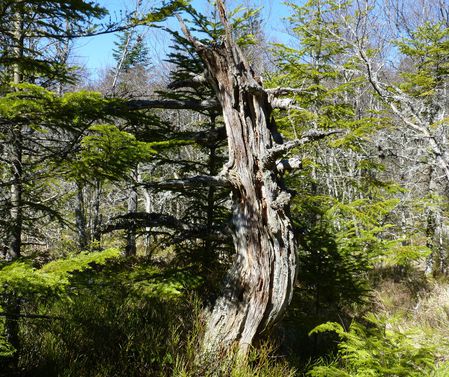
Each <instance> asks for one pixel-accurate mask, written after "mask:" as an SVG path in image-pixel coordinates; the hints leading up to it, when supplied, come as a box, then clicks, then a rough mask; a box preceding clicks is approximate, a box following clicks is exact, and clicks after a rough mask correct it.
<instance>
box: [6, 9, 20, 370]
mask: <svg viewBox="0 0 449 377" xmlns="http://www.w3.org/2000/svg"><path fill="white" fill-rule="evenodd" d="M13 35H14V57H15V58H16V59H17V63H16V64H14V72H13V75H14V76H13V77H14V84H16V85H18V84H20V83H21V82H22V81H23V74H22V69H21V67H20V59H21V58H22V57H23V42H24V33H23V17H22V14H21V13H20V12H17V13H16V17H15V21H14V30H13ZM10 139H11V141H10V148H9V159H10V164H11V174H12V184H11V191H10V194H11V197H10V212H9V213H10V230H9V234H8V249H7V255H6V258H7V260H10V261H14V260H16V259H18V258H20V256H21V253H22V231H23V129H22V125H21V124H13V125H12V126H11V134H10ZM4 310H5V312H6V313H7V314H9V315H11V316H12V317H6V319H5V338H6V340H7V342H8V343H10V344H11V345H12V346H13V347H14V349H15V352H14V353H13V355H12V356H11V357H9V358H7V360H6V364H7V365H6V367H7V368H10V369H11V370H17V366H18V362H19V354H20V339H19V321H18V318H14V316H15V315H17V314H18V313H20V300H19V298H18V297H17V296H16V294H15V293H11V294H10V296H9V297H7V298H6V302H5V307H4Z"/></svg>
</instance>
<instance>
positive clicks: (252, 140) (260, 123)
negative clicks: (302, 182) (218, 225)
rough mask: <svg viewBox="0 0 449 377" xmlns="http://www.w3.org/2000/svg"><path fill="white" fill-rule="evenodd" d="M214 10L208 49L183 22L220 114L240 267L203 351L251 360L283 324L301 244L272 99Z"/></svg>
mask: <svg viewBox="0 0 449 377" xmlns="http://www.w3.org/2000/svg"><path fill="white" fill-rule="evenodd" d="M217 7H218V9H219V13H220V16H221V20H222V22H223V25H224V26H225V30H226V32H225V38H224V42H223V43H222V44H219V45H214V46H205V45H204V44H202V43H200V42H198V41H196V40H195V39H194V38H193V37H192V36H191V35H190V34H189V32H188V30H187V28H186V27H185V25H184V24H183V23H182V20H180V22H181V25H182V27H183V32H184V34H185V35H186V37H187V38H189V40H190V41H191V42H192V44H193V45H194V46H195V48H196V50H197V52H198V54H199V55H200V56H201V58H202V59H203V61H204V63H205V65H206V67H207V75H208V80H209V81H210V83H211V84H212V85H213V87H214V89H215V92H216V95H217V98H218V101H219V102H220V105H221V107H222V109H223V118H224V123H225V127H226V133H227V137H228V149H229V161H228V162H227V164H226V166H225V167H224V170H223V172H222V174H221V176H223V177H224V178H226V179H227V180H228V181H229V183H230V186H231V189H232V197H233V225H234V246H235V251H236V255H235V261H234V264H233V265H232V267H231V269H230V271H229V273H228V276H227V281H226V284H225V287H224V292H223V294H222V295H221V296H220V297H219V298H218V299H217V301H216V303H215V306H214V308H213V310H212V311H211V313H210V315H209V318H208V322H207V327H206V333H205V338H204V352H206V353H211V354H212V353H216V352H222V351H225V352H226V351H228V350H230V349H231V347H235V346H237V348H238V350H239V352H240V353H241V354H243V355H244V354H246V353H247V351H248V347H249V346H250V345H251V344H252V342H253V340H254V339H255V337H256V336H257V335H258V334H260V333H261V332H263V331H264V330H265V329H267V328H269V327H270V326H272V325H273V324H274V323H275V322H276V321H278V320H279V319H280V318H281V316H282V314H283V313H284V311H285V309H286V307H287V305H288V304H289V302H290V299H291V296H292V291H293V286H294V282H295V277H296V246H295V237H294V232H293V226H292V223H291V220H290V217H289V203H290V194H288V193H287V191H286V190H285V189H284V188H283V183H282V178H281V174H280V173H279V172H278V171H277V164H276V158H275V157H274V155H273V154H272V153H271V151H270V149H271V148H272V146H273V137H272V130H273V129H274V128H275V126H274V124H273V123H272V120H271V113H272V106H271V104H270V99H269V95H268V93H267V92H266V91H265V90H264V89H263V87H262V83H261V81H260V79H259V78H258V77H257V76H256V75H255V74H254V72H253V70H252V69H251V67H250V66H249V65H248V63H247V62H246V60H245V58H244V57H243V54H242V52H241V51H240V49H239V48H238V46H237V45H236V44H235V43H234V42H233V40H232V37H231V32H230V28H229V25H228V22H227V19H226V13H225V11H224V7H223V2H222V1H218V2H217Z"/></svg>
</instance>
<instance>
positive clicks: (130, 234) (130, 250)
mask: <svg viewBox="0 0 449 377" xmlns="http://www.w3.org/2000/svg"><path fill="white" fill-rule="evenodd" d="M133 174H134V177H133V181H134V182H137V181H138V172H137V168H136V169H135V171H134V172H133ZM134 182H133V183H132V185H131V188H130V192H129V197H128V213H136V212H137V187H136V185H135V184H134ZM136 230H137V226H136V221H135V219H134V218H131V222H130V226H129V228H128V229H127V233H126V248H125V255H126V256H128V257H129V256H133V255H136V253H137V246H136Z"/></svg>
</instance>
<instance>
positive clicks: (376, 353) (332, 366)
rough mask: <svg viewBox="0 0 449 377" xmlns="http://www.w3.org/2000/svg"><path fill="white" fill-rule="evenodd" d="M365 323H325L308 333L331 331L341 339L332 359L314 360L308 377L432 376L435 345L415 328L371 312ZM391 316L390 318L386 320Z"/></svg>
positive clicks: (435, 363) (434, 366)
mask: <svg viewBox="0 0 449 377" xmlns="http://www.w3.org/2000/svg"><path fill="white" fill-rule="evenodd" d="M366 320H367V323H366V324H365V325H363V324H361V323H357V322H353V323H352V324H351V325H350V327H349V329H348V330H345V329H344V328H343V327H342V326H341V325H340V324H338V323H335V322H328V323H325V324H322V325H320V326H318V327H316V328H315V329H314V330H313V331H312V332H311V333H312V334H313V333H317V332H326V331H333V332H335V333H337V334H338V336H339V337H340V339H341V342H340V343H339V345H338V354H337V359H336V360H331V361H327V362H326V361H323V360H322V361H321V362H318V363H317V364H316V365H315V366H314V367H313V368H312V369H311V370H310V371H309V372H308V375H309V376H312V377H330V376H338V377H369V376H379V377H381V376H382V377H389V376H390V377H397V376H407V377H415V376H416V377H422V376H430V375H435V374H433V373H435V371H436V366H437V356H436V347H437V345H436V344H433V343H432V342H431V340H430V339H429V338H427V337H426V334H425V333H423V331H422V330H419V329H418V328H415V329H409V330H406V331H405V330H402V329H401V327H400V325H398V323H399V322H397V323H394V321H393V322H390V323H388V322H387V321H386V320H385V319H379V318H376V317H375V316H374V315H369V316H367V317H366ZM391 320H392V319H391V318H390V321H391Z"/></svg>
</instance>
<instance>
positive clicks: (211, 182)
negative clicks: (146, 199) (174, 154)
mask: <svg viewBox="0 0 449 377" xmlns="http://www.w3.org/2000/svg"><path fill="white" fill-rule="evenodd" d="M140 185H141V186H144V187H146V188H151V189H154V190H174V191H176V190H186V189H190V188H196V187H209V186H220V187H227V186H230V184H229V182H228V180H226V179H225V178H224V177H223V176H221V175H220V176H210V175H198V176H196V177H189V178H184V179H171V180H167V181H163V182H144V183H141V184H140Z"/></svg>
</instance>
